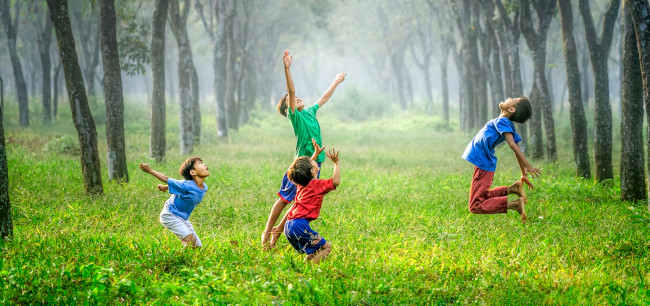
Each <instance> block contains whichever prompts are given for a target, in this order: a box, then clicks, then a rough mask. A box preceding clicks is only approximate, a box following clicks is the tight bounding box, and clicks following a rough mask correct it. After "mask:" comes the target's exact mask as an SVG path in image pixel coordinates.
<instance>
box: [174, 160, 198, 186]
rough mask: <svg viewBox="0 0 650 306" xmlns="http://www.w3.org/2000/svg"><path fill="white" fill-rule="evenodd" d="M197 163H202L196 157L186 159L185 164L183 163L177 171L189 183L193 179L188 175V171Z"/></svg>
mask: <svg viewBox="0 0 650 306" xmlns="http://www.w3.org/2000/svg"><path fill="white" fill-rule="evenodd" d="M197 162H201V163H202V162H203V160H201V159H200V158H198V157H196V156H195V157H190V158H188V159H187V160H185V162H183V164H182V165H181V168H180V169H178V173H180V174H181V175H182V176H183V177H184V178H185V179H186V180H188V181H191V180H192V179H193V178H192V174H190V171H192V170H194V165H196V163H197Z"/></svg>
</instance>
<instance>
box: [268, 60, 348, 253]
mask: <svg viewBox="0 0 650 306" xmlns="http://www.w3.org/2000/svg"><path fill="white" fill-rule="evenodd" d="M292 58H293V57H292V56H291V55H290V54H289V50H285V51H284V54H283V57H282V61H283V63H284V75H285V80H286V83H287V94H285V95H284V96H283V97H282V99H280V102H278V105H277V109H278V112H279V113H280V115H282V116H284V117H287V118H289V121H290V122H291V126H292V127H293V132H294V135H295V136H296V154H295V156H294V158H298V157H301V156H307V157H309V156H311V155H312V154H313V153H314V146H313V145H312V140H315V141H316V143H317V144H318V145H320V146H322V144H323V142H322V141H321V133H320V125H319V123H318V119H317V118H316V113H317V111H318V110H319V109H320V107H321V106H323V104H325V103H326V102H327V101H329V99H330V97H331V96H332V94H334V90H336V87H337V86H338V85H339V84H340V83H341V82H343V81H344V80H345V76H346V74H345V73H339V74H337V75H336V78H335V79H334V82H333V83H332V85H330V87H329V88H328V89H327V91H326V92H325V93H324V94H323V96H321V98H320V99H318V101H316V103H314V105H312V106H310V107H307V108H305V103H304V102H303V101H302V100H301V99H299V98H297V97H296V90H295V88H294V86H293V79H292V78H291V69H290V68H291V62H292ZM324 160H325V154H324V153H323V154H320V155H319V156H318V157H317V159H316V162H317V163H318V165H319V167H320V164H321V163H322V162H323V161H324ZM295 196H296V185H295V184H294V183H292V182H291V181H290V180H289V179H288V178H287V174H286V173H285V175H284V178H283V179H282V184H281V186H280V190H279V191H278V199H277V200H276V201H275V204H273V208H271V213H270V214H269V218H268V220H267V222H266V227H265V228H264V232H262V239H261V240H262V247H263V248H264V249H269V248H272V247H274V246H275V242H276V241H277V240H278V238H279V237H280V235H281V234H282V231H283V228H282V227H281V226H277V227H274V225H275V222H277V220H278V218H279V217H280V214H281V213H282V211H283V210H284V208H285V207H286V206H287V204H289V203H291V202H292V201H293V199H294V197H295ZM271 235H273V236H271Z"/></svg>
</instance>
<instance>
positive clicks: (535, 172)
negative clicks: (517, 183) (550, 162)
mask: <svg viewBox="0 0 650 306" xmlns="http://www.w3.org/2000/svg"><path fill="white" fill-rule="evenodd" d="M528 173H530V174H531V176H532V177H533V178H537V177H538V176H540V175H541V174H542V170H539V169H537V168H535V167H531V166H528V167H526V168H524V171H523V174H522V176H521V178H520V180H521V182H522V183H524V184H526V187H528V189H534V188H535V186H533V183H531V182H530V180H529V179H528Z"/></svg>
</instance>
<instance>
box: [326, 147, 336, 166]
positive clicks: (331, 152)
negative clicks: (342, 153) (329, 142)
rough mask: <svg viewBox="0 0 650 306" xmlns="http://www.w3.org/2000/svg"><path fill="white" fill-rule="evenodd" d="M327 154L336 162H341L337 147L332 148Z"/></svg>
mask: <svg viewBox="0 0 650 306" xmlns="http://www.w3.org/2000/svg"><path fill="white" fill-rule="evenodd" d="M325 155H327V157H328V158H329V159H330V160H331V161H332V162H333V163H335V164H338V163H339V150H337V149H334V148H332V149H330V150H329V152H326V153H325Z"/></svg>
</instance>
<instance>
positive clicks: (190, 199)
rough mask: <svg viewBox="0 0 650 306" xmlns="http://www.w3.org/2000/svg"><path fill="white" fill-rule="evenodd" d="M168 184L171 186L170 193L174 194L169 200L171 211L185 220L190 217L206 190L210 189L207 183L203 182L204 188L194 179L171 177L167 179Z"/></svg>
mask: <svg viewBox="0 0 650 306" xmlns="http://www.w3.org/2000/svg"><path fill="white" fill-rule="evenodd" d="M167 185H168V186H169V193H170V194H171V195H172V196H171V197H169V199H168V200H167V202H168V203H169V212H171V213H172V214H174V215H177V216H179V217H181V218H183V219H184V220H187V219H189V218H190V214H191V213H192V211H193V210H194V207H196V205H198V204H199V203H200V202H201V200H203V196H204V195H205V192H206V191H208V185H207V184H205V183H203V189H201V188H199V186H197V185H196V183H195V182H194V181H188V180H182V181H179V180H175V179H173V178H170V179H168V180H167Z"/></svg>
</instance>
